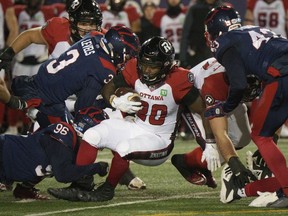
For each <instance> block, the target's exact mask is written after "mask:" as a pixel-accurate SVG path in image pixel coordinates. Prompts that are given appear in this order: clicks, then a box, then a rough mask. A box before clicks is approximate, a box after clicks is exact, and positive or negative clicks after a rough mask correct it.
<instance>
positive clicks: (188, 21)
mask: <svg viewBox="0 0 288 216" xmlns="http://www.w3.org/2000/svg"><path fill="white" fill-rule="evenodd" d="M220 4H221V1H220V0H198V1H197V2H196V3H195V4H194V5H193V6H191V7H190V8H189V9H188V11H187V14H186V18H185V22H184V25H183V31H182V37H181V43H180V62H181V66H182V67H184V68H188V69H190V68H192V67H194V66H195V65H197V64H198V63H200V62H201V61H204V60H205V59H207V58H209V57H212V54H211V52H210V50H209V48H208V47H207V46H206V42H205V38H204V31H205V30H204V19H205V17H206V15H207V13H208V12H209V11H210V10H211V9H212V8H213V7H216V6H218V5H220Z"/></svg>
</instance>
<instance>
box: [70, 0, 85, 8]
mask: <svg viewBox="0 0 288 216" xmlns="http://www.w3.org/2000/svg"><path fill="white" fill-rule="evenodd" d="M81 3H82V0H74V1H73V2H72V3H71V5H70V8H71V10H72V11H74V10H76V9H78V6H79V5H81Z"/></svg>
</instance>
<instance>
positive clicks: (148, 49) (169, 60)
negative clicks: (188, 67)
mask: <svg viewBox="0 0 288 216" xmlns="http://www.w3.org/2000/svg"><path fill="white" fill-rule="evenodd" d="M174 58H175V50H174V47H173V45H172V43H171V42H170V41H169V40H167V39H166V38H164V37H160V36H155V37H152V38H150V39H148V40H147V41H145V42H144V43H143V45H142V47H141V49H140V53H139V58H138V73H139V76H140V80H141V81H142V82H143V83H145V84H147V85H154V84H156V83H159V82H160V81H162V80H164V79H165V77H166V75H167V74H168V73H169V72H170V70H171V68H172V66H173V65H174V64H175V61H174ZM149 68H150V69H151V70H154V72H153V73H151V72H150V71H149ZM157 68H158V71H156V72H155V70H157Z"/></svg>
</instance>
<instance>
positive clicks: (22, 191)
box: [13, 184, 50, 200]
mask: <svg viewBox="0 0 288 216" xmlns="http://www.w3.org/2000/svg"><path fill="white" fill-rule="evenodd" d="M13 196H14V197H15V198H16V199H21V200H22V199H30V200H31V199H32V200H49V199H50V198H49V197H48V196H46V195H44V194H40V192H39V190H38V189H36V188H34V187H32V188H26V187H23V186H22V185H21V184H17V185H16V187H15V189H14V190H13Z"/></svg>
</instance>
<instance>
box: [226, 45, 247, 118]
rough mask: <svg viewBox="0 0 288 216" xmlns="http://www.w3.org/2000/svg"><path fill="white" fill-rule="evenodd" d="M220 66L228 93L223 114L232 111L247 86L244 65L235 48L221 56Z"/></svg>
mask: <svg viewBox="0 0 288 216" xmlns="http://www.w3.org/2000/svg"><path fill="white" fill-rule="evenodd" d="M222 64H223V66H224V67H225V69H226V73H227V76H228V79H229V86H230V87H229V93H228V98H227V100H226V102H225V103H224V104H223V110H224V112H225V113H229V112H231V111H232V110H234V109H235V108H236V107H237V106H238V104H239V103H240V101H241V100H242V98H243V94H244V92H245V89H246V86H247V80H246V75H245V68H244V64H243V62H242V60H241V57H240V55H239V54H238V52H237V50H236V48H234V47H232V48H230V49H228V50H227V51H226V52H225V53H224V54H223V56H222Z"/></svg>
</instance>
